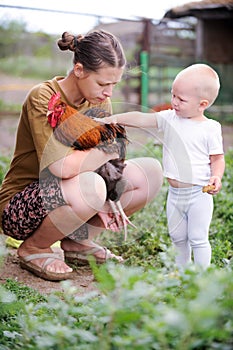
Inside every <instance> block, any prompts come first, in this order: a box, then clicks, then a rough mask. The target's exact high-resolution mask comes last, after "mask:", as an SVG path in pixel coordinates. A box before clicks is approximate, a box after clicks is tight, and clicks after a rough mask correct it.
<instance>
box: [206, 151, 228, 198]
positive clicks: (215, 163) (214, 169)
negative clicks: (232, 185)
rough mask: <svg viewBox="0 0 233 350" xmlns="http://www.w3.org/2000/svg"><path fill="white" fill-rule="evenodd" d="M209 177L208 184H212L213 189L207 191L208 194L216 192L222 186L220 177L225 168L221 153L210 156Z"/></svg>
mask: <svg viewBox="0 0 233 350" xmlns="http://www.w3.org/2000/svg"><path fill="white" fill-rule="evenodd" d="M210 167H211V177H210V180H209V185H214V186H215V187H214V190H210V191H208V193H210V194H217V193H218V192H219V191H220V190H221V187H222V177H223V174H224V170H225V159H224V155H223V154H215V155H211V156H210Z"/></svg>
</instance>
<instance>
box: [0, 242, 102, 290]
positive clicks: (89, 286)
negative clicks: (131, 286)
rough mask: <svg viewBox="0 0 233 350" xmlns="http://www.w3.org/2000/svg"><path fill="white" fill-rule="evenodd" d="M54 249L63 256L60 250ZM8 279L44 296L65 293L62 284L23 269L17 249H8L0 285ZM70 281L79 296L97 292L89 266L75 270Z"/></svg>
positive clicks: (0, 274) (0, 270) (0, 272)
mask: <svg viewBox="0 0 233 350" xmlns="http://www.w3.org/2000/svg"><path fill="white" fill-rule="evenodd" d="M53 249H54V250H55V251H56V252H58V253H60V254H61V255H62V250H61V249H60V248H53ZM7 279H12V280H16V281H17V282H19V283H23V284H24V285H26V286H28V287H30V288H32V289H34V290H36V291H38V292H39V293H41V294H43V295H46V294H50V293H52V292H63V286H62V283H60V282H51V281H46V280H44V279H42V278H40V277H37V276H35V275H34V274H32V273H31V272H29V271H27V270H24V269H21V267H20V265H19V260H18V257H17V249H15V248H7V255H6V257H5V259H4V261H3V262H2V265H1V269H0V283H4V282H5V281H6V280H7ZM69 281H70V283H71V285H72V286H74V287H75V288H76V289H77V294H78V295H83V294H85V293H88V292H91V291H93V290H97V286H96V282H95V280H94V276H93V273H92V271H91V268H90V267H89V266H82V267H78V268H75V270H74V271H73V276H72V277H71V279H70V280H69Z"/></svg>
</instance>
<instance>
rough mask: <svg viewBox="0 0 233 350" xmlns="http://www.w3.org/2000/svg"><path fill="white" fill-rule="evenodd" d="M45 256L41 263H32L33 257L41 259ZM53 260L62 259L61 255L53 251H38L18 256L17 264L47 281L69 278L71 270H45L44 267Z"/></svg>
mask: <svg viewBox="0 0 233 350" xmlns="http://www.w3.org/2000/svg"><path fill="white" fill-rule="evenodd" d="M43 258H46V260H45V262H44V263H43V265H42V266H41V267H40V266H37V265H35V264H33V263H32V262H31V261H32V260H35V259H43ZM54 260H62V259H61V256H60V255H59V254H55V253H38V254H31V255H28V256H25V257H24V258H23V257H19V264H20V267H21V268H22V269H25V270H27V271H30V272H32V273H34V275H36V276H39V277H40V278H43V279H45V280H48V281H62V280H66V279H69V278H71V276H72V274H73V272H72V271H71V272H63V273H59V272H52V271H47V270H46V267H47V266H48V265H49V264H51V262H53V261H54Z"/></svg>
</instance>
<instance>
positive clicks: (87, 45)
mask: <svg viewBox="0 0 233 350" xmlns="http://www.w3.org/2000/svg"><path fill="white" fill-rule="evenodd" d="M57 44H58V47H59V48H60V50H62V51H64V50H70V51H72V52H74V59H73V63H74V64H76V63H78V62H79V63H81V64H82V65H83V68H84V69H85V70H86V71H93V72H97V71H98V69H100V68H101V67H103V66H104V65H107V66H110V67H116V68H122V67H124V66H125V65H126V58H125V54H124V51H123V48H122V46H121V43H120V42H119V40H118V39H117V38H116V37H115V36H114V35H113V34H111V33H109V32H106V31H104V30H94V31H92V32H89V33H87V34H86V35H84V36H82V35H77V36H75V35H72V34H70V33H68V32H64V33H63V34H62V38H61V39H59V40H58V42H57Z"/></svg>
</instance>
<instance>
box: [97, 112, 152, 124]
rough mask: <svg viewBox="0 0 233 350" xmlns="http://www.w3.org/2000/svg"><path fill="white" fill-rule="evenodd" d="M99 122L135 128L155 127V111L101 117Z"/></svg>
mask: <svg viewBox="0 0 233 350" xmlns="http://www.w3.org/2000/svg"><path fill="white" fill-rule="evenodd" d="M98 121H101V123H105V124H110V123H114V124H116V123H118V124H121V125H125V126H133V127H136V128H157V120H156V113H142V112H138V111H135V112H128V113H121V114H114V115H112V116H110V117H105V118H101V120H99V119H98Z"/></svg>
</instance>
